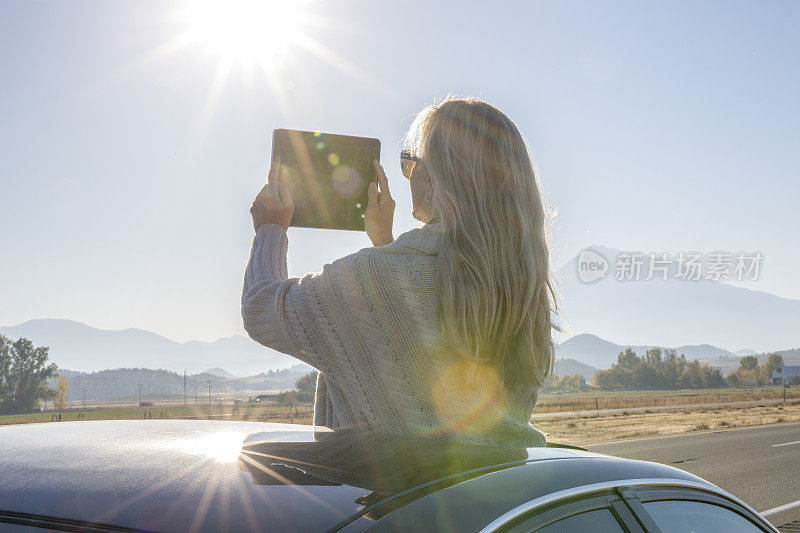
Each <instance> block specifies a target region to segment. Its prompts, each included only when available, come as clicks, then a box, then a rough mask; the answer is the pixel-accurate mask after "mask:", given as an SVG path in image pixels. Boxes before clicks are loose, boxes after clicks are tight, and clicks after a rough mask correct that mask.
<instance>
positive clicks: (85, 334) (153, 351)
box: [0, 319, 299, 377]
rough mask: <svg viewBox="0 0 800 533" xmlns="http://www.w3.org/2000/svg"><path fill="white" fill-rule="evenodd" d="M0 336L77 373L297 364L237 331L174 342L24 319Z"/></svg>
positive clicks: (237, 371) (254, 369)
mask: <svg viewBox="0 0 800 533" xmlns="http://www.w3.org/2000/svg"><path fill="white" fill-rule="evenodd" d="M0 334H1V335H5V336H6V337H9V338H11V339H13V340H16V339H17V338H19V337H25V338H27V339H30V340H31V341H32V342H33V343H34V344H36V345H37V346H49V347H50V360H51V361H53V362H55V363H56V364H58V366H59V367H61V368H67V369H70V370H74V371H82V372H92V371H97V370H106V369H110V368H126V367H127V368H129V367H143V368H163V369H166V370H171V371H174V372H181V373H182V372H183V371H184V370H186V371H187V372H189V373H190V374H198V373H200V372H203V371H205V370H207V369H209V368H212V367H219V366H223V365H224V367H225V370H224V372H227V373H232V375H238V376H251V375H255V374H259V373H261V372H265V371H267V370H274V369H280V368H288V367H290V366H292V365H294V364H297V363H298V362H299V361H298V360H297V359H295V358H294V357H290V356H288V355H285V354H282V353H279V352H276V351H275V350H272V349H270V348H267V347H265V346H262V345H260V344H258V343H257V342H255V341H253V340H251V339H249V338H247V337H244V336H242V335H234V336H232V337H226V338H224V339H219V340H216V341H214V342H202V341H189V342H175V341H173V340H171V339H168V338H166V337H162V336H160V335H156V334H155V333H152V332H150V331H145V330H141V329H123V330H105V329H98V328H93V327H91V326H87V325H86V324H83V323H81V322H75V321H73V320H62V319H38V320H29V321H28V322H25V323H23V324H20V325H18V326H13V327H0ZM215 370H216V371H217V372H218V371H219V370H221V369H219V368H212V370H210V371H209V373H211V374H216V373H217V372H215ZM223 377H228V376H223Z"/></svg>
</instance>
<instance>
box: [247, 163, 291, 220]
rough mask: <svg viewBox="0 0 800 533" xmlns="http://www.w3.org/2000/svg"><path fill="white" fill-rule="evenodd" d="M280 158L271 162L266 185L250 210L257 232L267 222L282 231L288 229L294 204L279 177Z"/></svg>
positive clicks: (286, 187) (287, 186) (283, 178)
mask: <svg viewBox="0 0 800 533" xmlns="http://www.w3.org/2000/svg"><path fill="white" fill-rule="evenodd" d="M280 168H281V157H280V156H278V157H276V158H275V159H274V160H273V161H272V167H270V169H269V175H268V177H267V185H266V186H264V188H263V189H261V192H260V193H258V196H256V199H255V201H254V202H253V207H251V208H250V214H251V215H253V227H254V228H255V229H256V231H258V228H260V227H261V226H262V225H264V224H267V223H269V222H272V223H275V224H280V225H281V226H283V229H289V225H290V224H291V223H292V215H294V202H293V201H292V192H291V190H290V189H289V184H288V183H287V181H286V178H285V177H282V176H281V175H280Z"/></svg>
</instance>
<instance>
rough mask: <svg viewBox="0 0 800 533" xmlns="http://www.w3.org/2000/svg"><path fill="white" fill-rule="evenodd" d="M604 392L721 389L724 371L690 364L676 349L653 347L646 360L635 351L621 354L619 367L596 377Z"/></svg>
mask: <svg viewBox="0 0 800 533" xmlns="http://www.w3.org/2000/svg"><path fill="white" fill-rule="evenodd" d="M594 382H595V384H596V385H597V386H598V387H600V388H601V389H650V390H653V389H661V388H666V389H677V388H693V389H697V388H701V387H721V386H723V385H724V380H723V379H722V372H720V370H719V369H718V368H712V367H710V366H708V365H704V364H701V363H700V362H699V361H698V360H697V359H695V360H693V361H687V360H686V356H685V355H680V356H678V354H677V353H676V352H675V350H669V349H662V348H652V349H650V350H648V351H647V353H646V354H645V355H644V357H639V356H638V355H636V352H634V351H633V350H632V349H631V348H628V349H626V350H625V351H624V352H621V353H620V354H619V356H618V357H617V362H616V364H614V365H612V366H611V368H608V369H605V370H600V371H598V372H597V373H596V374H595V375H594Z"/></svg>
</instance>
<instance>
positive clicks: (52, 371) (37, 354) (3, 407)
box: [0, 335, 57, 413]
mask: <svg viewBox="0 0 800 533" xmlns="http://www.w3.org/2000/svg"><path fill="white" fill-rule="evenodd" d="M47 356H48V348H47V347H44V346H40V347H36V348H35V347H34V346H33V343H32V342H31V341H29V340H28V339H25V338H20V339H18V340H17V341H16V342H13V343H12V342H11V341H10V340H9V339H8V338H6V337H4V336H2V335H0V411H4V412H11V413H19V412H25V411H30V410H32V409H34V408H35V407H36V406H37V405H38V403H39V401H40V400H45V399H52V398H53V397H54V395H55V391H53V390H52V389H50V388H48V387H47V380H48V379H50V378H53V377H55V376H56V373H57V367H56V365H55V364H54V363H50V364H47Z"/></svg>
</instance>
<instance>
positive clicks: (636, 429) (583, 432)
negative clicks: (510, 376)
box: [532, 400, 800, 444]
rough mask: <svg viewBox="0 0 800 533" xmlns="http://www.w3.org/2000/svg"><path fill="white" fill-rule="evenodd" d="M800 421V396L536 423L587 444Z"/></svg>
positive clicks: (554, 436)
mask: <svg viewBox="0 0 800 533" xmlns="http://www.w3.org/2000/svg"><path fill="white" fill-rule="evenodd" d="M796 421H800V400H792V401H790V402H787V403H772V404H756V405H737V404H732V405H713V406H712V405H709V406H707V407H690V408H679V409H670V410H664V411H653V410H647V409H645V410H640V411H636V412H633V411H621V412H613V413H604V414H598V413H590V412H585V413H578V414H573V415H570V416H566V417H546V416H537V415H536V414H534V416H533V420H532V422H533V425H534V426H536V427H537V428H538V429H539V430H541V431H543V432H544V433H545V434H546V435H547V438H548V440H549V441H551V442H559V443H562V444H587V443H591V442H595V443H596V442H602V441H609V440H618V439H630V438H635V437H652V436H656V435H668V434H674V433H685V432H692V431H706V430H725V429H729V428H735V427H745V426H756V425H762V424H780V423H782V422H796Z"/></svg>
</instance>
